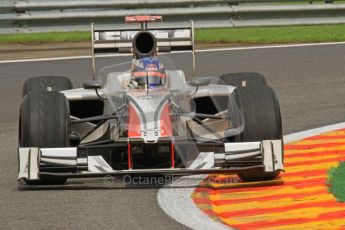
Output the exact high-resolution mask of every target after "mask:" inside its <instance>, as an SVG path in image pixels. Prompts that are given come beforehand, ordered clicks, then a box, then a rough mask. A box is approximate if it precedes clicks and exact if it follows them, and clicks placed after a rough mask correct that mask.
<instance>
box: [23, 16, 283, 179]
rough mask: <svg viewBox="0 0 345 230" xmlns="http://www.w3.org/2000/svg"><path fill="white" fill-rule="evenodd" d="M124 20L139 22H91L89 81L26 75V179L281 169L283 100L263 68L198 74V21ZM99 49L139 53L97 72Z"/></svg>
mask: <svg viewBox="0 0 345 230" xmlns="http://www.w3.org/2000/svg"><path fill="white" fill-rule="evenodd" d="M126 21H127V22H128V23H129V22H134V23H140V24H141V28H140V29H138V28H130V29H128V28H127V29H122V30H97V29H95V27H94V25H92V48H93V49H92V52H93V53H92V61H93V80H92V81H88V82H85V83H84V85H83V88H79V89H73V87H72V83H71V81H70V80H69V79H68V78H66V77H61V76H46V77H33V78H30V79H28V80H26V81H25V83H24V86H23V101H22V104H21V108H20V122H19V148H18V154H19V176H18V179H19V180H23V181H25V182H26V183H27V184H62V183H64V182H65V181H66V180H67V179H68V178H86V177H103V176H107V175H112V176H123V175H165V174H169V175H186V174H208V173H236V174H238V175H239V177H240V178H241V179H243V180H245V181H253V180H269V179H273V178H275V177H277V176H278V174H279V173H280V172H281V171H282V170H284V168H283V164H282V162H283V148H282V146H283V142H282V124H281V116H280V109H279V102H278V99H277V96H276V94H275V93H274V91H273V90H272V88H270V87H269V86H267V84H266V81H265V78H264V77H263V76H262V75H260V74H258V73H230V74H224V75H222V76H220V77H217V78H216V77H213V78H211V77H203V78H200V77H194V70H195V52H194V28H193V22H191V23H190V26H186V27H183V28H171V27H170V28H168V27H165V28H162V27H155V28H154V29H151V30H149V29H148V24H147V23H148V22H157V21H161V17H160V16H130V17H126ZM176 51H178V52H179V53H181V52H180V51H183V52H182V53H183V55H185V54H186V53H188V52H189V53H191V54H192V59H191V64H190V65H187V66H188V67H191V68H192V71H191V72H190V73H187V72H188V71H187V72H186V71H182V70H181V69H177V68H176V67H175V65H174V63H173V62H172V60H171V59H170V58H168V56H166V55H164V54H162V53H176ZM100 53H101V54H104V53H131V54H132V57H131V58H130V59H129V61H128V62H125V63H121V64H116V65H113V66H108V67H105V68H102V69H100V70H99V71H97V72H98V74H96V63H95V59H96V55H97V54H100ZM169 57H170V56H169ZM122 58H123V57H122ZM179 60H181V59H179ZM184 62H185V61H184Z"/></svg>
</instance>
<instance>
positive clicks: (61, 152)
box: [18, 140, 284, 181]
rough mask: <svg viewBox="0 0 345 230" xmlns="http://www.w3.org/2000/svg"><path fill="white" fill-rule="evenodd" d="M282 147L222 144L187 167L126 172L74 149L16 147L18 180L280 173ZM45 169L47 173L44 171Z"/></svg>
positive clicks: (279, 142)
mask: <svg viewBox="0 0 345 230" xmlns="http://www.w3.org/2000/svg"><path fill="white" fill-rule="evenodd" d="M282 146H283V145H282V140H265V141H262V142H242V143H224V150H225V151H224V152H223V153H215V152H200V154H199V155H198V157H197V158H196V159H195V160H194V161H193V162H192V163H191V164H189V165H188V167H184V168H177V167H171V168H160V169H127V170H114V169H113V168H112V167H111V166H110V165H109V164H108V163H107V161H105V160H104V158H103V157H102V156H101V155H95V154H92V155H91V154H88V152H87V151H80V149H79V148H77V147H71V148H68V147H66V148H37V147H29V148H19V149H18V155H19V174H18V180H21V179H24V180H29V181H34V180H39V179H40V178H41V177H45V176H56V177H66V178H88V177H103V176H107V175H112V176H121V175H167V174H168V175H188V174H209V173H239V172H245V171H251V170H257V169H262V170H263V171H264V172H275V171H283V170H284V166H283V147H282ZM47 168H49V169H50V170H48V171H47V170H45V169H47ZM52 169H54V170H53V171H52Z"/></svg>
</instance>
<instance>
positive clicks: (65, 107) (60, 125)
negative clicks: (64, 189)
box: [19, 92, 70, 184]
mask: <svg viewBox="0 0 345 230" xmlns="http://www.w3.org/2000/svg"><path fill="white" fill-rule="evenodd" d="M69 132H70V118H69V104H68V100H67V99H66V97H65V96H64V95H63V94H61V93H58V92H29V93H27V94H26V95H25V96H24V98H23V102H22V105H21V108H20V119H19V146H20V147H41V148H56V147H67V146H69V139H68V133H69ZM65 182H66V178H60V177H59V178H57V177H56V178H55V177H49V178H42V179H41V180H39V181H27V183H28V184H63V183H65Z"/></svg>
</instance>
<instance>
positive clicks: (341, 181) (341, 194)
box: [328, 162, 345, 202]
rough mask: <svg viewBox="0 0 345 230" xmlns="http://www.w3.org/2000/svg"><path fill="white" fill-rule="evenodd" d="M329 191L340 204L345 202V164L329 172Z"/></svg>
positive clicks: (342, 163)
mask: <svg viewBox="0 0 345 230" xmlns="http://www.w3.org/2000/svg"><path fill="white" fill-rule="evenodd" d="M328 184H329V186H330V187H329V191H330V192H331V193H333V195H334V196H335V198H336V199H337V200H338V201H339V202H345V162H341V163H340V164H339V166H338V167H336V168H335V167H333V168H331V169H330V170H329V171H328Z"/></svg>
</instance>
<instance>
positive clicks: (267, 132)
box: [234, 85, 282, 181]
mask: <svg viewBox="0 0 345 230" xmlns="http://www.w3.org/2000/svg"><path fill="white" fill-rule="evenodd" d="M234 97H235V100H236V102H237V104H238V107H239V109H240V111H241V112H242V114H243V117H244V123H245V127H244V131H243V132H242V133H241V134H239V135H237V136H235V137H234V141H235V142H250V141H262V140H277V139H282V122H281V114H280V107H279V101H278V98H277V96H276V94H275V92H274V91H273V89H272V88H270V87H268V86H263V85H261V86H257V87H239V88H236V89H235V91H234ZM279 173H280V172H279V171H277V172H272V173H266V172H263V170H256V171H251V172H243V173H239V174H238V176H239V177H240V178H241V179H242V180H245V181H258V180H270V179H274V178H275V177H277V176H278V175H279Z"/></svg>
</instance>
